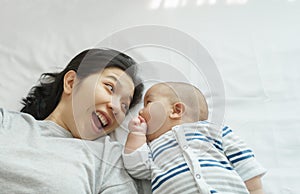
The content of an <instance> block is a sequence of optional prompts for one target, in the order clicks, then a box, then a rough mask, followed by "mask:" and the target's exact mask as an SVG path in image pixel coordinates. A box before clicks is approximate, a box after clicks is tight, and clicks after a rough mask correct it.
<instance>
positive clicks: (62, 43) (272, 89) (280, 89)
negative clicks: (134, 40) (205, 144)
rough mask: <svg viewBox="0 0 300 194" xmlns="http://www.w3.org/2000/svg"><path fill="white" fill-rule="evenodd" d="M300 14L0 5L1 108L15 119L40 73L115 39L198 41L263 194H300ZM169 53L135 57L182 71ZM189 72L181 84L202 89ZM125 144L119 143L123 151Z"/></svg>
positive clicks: (290, 2) (261, 8) (200, 5)
mask: <svg viewBox="0 0 300 194" xmlns="http://www.w3.org/2000/svg"><path fill="white" fill-rule="evenodd" d="M299 9H300V4H299V2H298V1H296V0H280V1H263V2H262V1H258V0H257V1H250V0H248V1H247V0H243V1H242V0H230V1H229V0H223V1H221V0H220V1H218V0H214V1H212V0H200V1H192V0H190V1H189V0H174V1H169V0H151V1H140V0H131V1H129V0H124V1H94V0H86V1H70V0H68V1H59V0H52V1H47V2H46V1H43V2H41V1H16V0H10V1H6V0H0V24H1V31H0V67H1V70H0V107H4V108H7V109H11V110H19V108H20V107H21V104H20V100H21V98H22V97H25V96H26V94H27V92H28V90H29V89H30V88H31V86H33V85H34V84H35V83H36V81H37V79H38V78H39V76H40V74H41V73H43V72H51V71H56V70H60V69H61V68H62V67H64V66H65V65H66V64H67V62H68V61H69V60H70V59H71V58H72V57H73V56H74V55H75V54H77V53H78V52H79V51H81V50H83V49H86V48H91V47H94V46H96V45H97V44H99V42H101V41H102V40H104V39H105V38H107V37H109V36H110V35H111V34H113V33H115V32H118V31H122V30H124V29H126V28H130V27H133V26H141V25H145V24H155V25H161V26H168V27H170V28H174V29H178V30H179V31H181V32H185V33H187V34H189V35H190V36H191V37H194V38H195V39H196V40H197V41H198V42H199V43H200V44H201V45H203V46H204V47H205V48H206V49H207V50H208V52H209V53H210V55H211V56H212V58H213V60H214V61H215V63H216V66H217V68H218V71H219V72H220V75H221V78H222V80H223V84H224V88H225V95H226V109H225V115H224V116H225V122H226V124H228V125H230V126H231V127H232V128H233V129H235V131H236V133H238V134H239V135H240V136H241V137H242V138H243V139H245V140H246V142H247V143H248V144H249V145H250V147H252V148H253V149H254V152H255V153H256V157H257V158H258V160H259V161H260V162H261V163H262V164H263V165H264V166H265V167H266V168H267V169H268V172H267V174H266V175H265V176H264V177H263V184H264V189H265V191H266V193H268V194H285V193H299V192H300V189H299V186H298V184H299V180H300V174H299V173H298V172H300V167H299V166H297V164H299V163H298V162H300V153H299V151H300V117H299V115H300V108H299V107H300V90H299V89H300V88H299V86H298V83H299V82H300V73H299V72H300V71H299V70H300V67H299V65H300V36H299V34H300V22H299V18H300V12H299V11H298V10H299ZM168 38H169V40H171V41H176V40H175V39H172V36H170V37H168ZM173 38H174V37H173ZM183 46H189V45H183ZM191 47H192V46H191ZM132 50H135V49H132ZM165 50H167V49H166V48H155V47H151V48H150V46H149V45H148V46H145V45H144V47H143V48H139V49H138V48H137V49H136V50H135V51H134V52H132V53H133V55H134V57H135V58H137V59H144V60H145V59H146V60H154V61H160V62H164V63H171V64H173V65H175V67H176V64H177V65H178V67H176V69H179V70H180V69H181V68H182V63H183V62H182V61H181V62H179V61H180V60H176V57H174V56H173V55H172V54H170V53H165V52H164V51H165ZM179 64H181V66H180V65H179ZM186 67H187V68H183V70H182V72H183V74H184V75H185V76H187V77H192V78H193V81H194V82H195V83H197V80H196V79H195V78H194V77H193V71H191V70H190V69H189V68H188V66H186ZM173 68H174V67H173ZM156 69H159V68H158V66H157V68H156ZM184 70H187V71H186V72H185V71H184ZM149 71H150V70H149ZM147 73H149V72H144V74H147ZM164 73H169V72H168V69H167V68H166V69H164V70H161V71H160V74H161V75H163V74H164ZM148 81H149V80H148ZM199 82H201V80H199ZM149 83H150V82H149ZM125 135H126V133H125V131H124V130H120V131H119V132H118V134H116V136H117V138H118V139H119V140H120V141H123V140H124V136H125ZM0 157H3V156H0Z"/></svg>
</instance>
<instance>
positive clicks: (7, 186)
mask: <svg viewBox="0 0 300 194" xmlns="http://www.w3.org/2000/svg"><path fill="white" fill-rule="evenodd" d="M121 152H122V146H121V145H120V144H119V143H117V142H114V141H112V140H111V139H110V137H109V136H105V137H102V138H99V139H97V140H95V141H87V140H81V139H76V138H73V137H72V135H71V133H70V132H69V131H67V130H65V129H64V128H62V127H60V126H58V125H57V124H56V123H54V122H51V121H45V120H44V121H37V120H35V119H34V118H33V117H32V116H30V115H28V114H24V113H19V112H11V111H6V110H5V109H1V108H0V192H1V193H30V194H32V193H47V194H51V193H55V194H57V193H63V194H69V193H70V194H77V193H78V194H84V193H101V194H108V193H126V194H127V193H128V194H134V193H137V190H136V185H135V182H134V181H133V179H132V178H131V177H130V176H129V175H128V174H127V172H126V171H125V170H124V167H123V162H122V157H121Z"/></svg>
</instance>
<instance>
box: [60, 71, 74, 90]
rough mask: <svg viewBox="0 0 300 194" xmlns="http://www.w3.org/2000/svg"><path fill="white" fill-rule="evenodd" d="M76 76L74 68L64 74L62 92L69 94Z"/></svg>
mask: <svg viewBox="0 0 300 194" xmlns="http://www.w3.org/2000/svg"><path fill="white" fill-rule="evenodd" d="M75 78H76V72H75V71H74V70H70V71H68V72H67V73H66V74H65V76H64V91H63V92H64V93H65V94H71V93H72V89H73V85H74V82H75Z"/></svg>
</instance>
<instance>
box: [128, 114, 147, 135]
mask: <svg viewBox="0 0 300 194" xmlns="http://www.w3.org/2000/svg"><path fill="white" fill-rule="evenodd" d="M128 128H129V130H130V132H139V133H142V134H146V133H147V123H146V121H145V119H144V118H143V117H141V116H138V117H135V118H133V119H131V120H130V121H129V123H128Z"/></svg>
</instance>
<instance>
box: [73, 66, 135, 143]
mask: <svg viewBox="0 0 300 194" xmlns="http://www.w3.org/2000/svg"><path fill="white" fill-rule="evenodd" d="M133 93H134V83H133V81H132V79H131V77H130V76H128V75H127V74H126V73H125V72H124V71H123V70H121V69H119V68H116V67H109V68H105V69H104V70H103V71H102V72H101V73H99V74H93V75H90V76H89V77H87V78H85V79H83V80H77V81H76V80H75V83H74V88H73V91H72V110H73V116H74V121H75V125H74V124H73V126H72V125H70V126H72V127H69V130H70V131H71V133H72V134H73V136H74V137H78V138H81V139H88V140H94V139H96V138H98V137H101V136H103V135H105V134H108V133H110V132H112V131H113V130H114V129H116V128H117V127H118V126H119V125H120V124H121V122H123V120H124V119H125V115H126V113H127V111H128V108H129V105H130V103H131V100H132V97H133ZM73 123H74V122H73Z"/></svg>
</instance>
